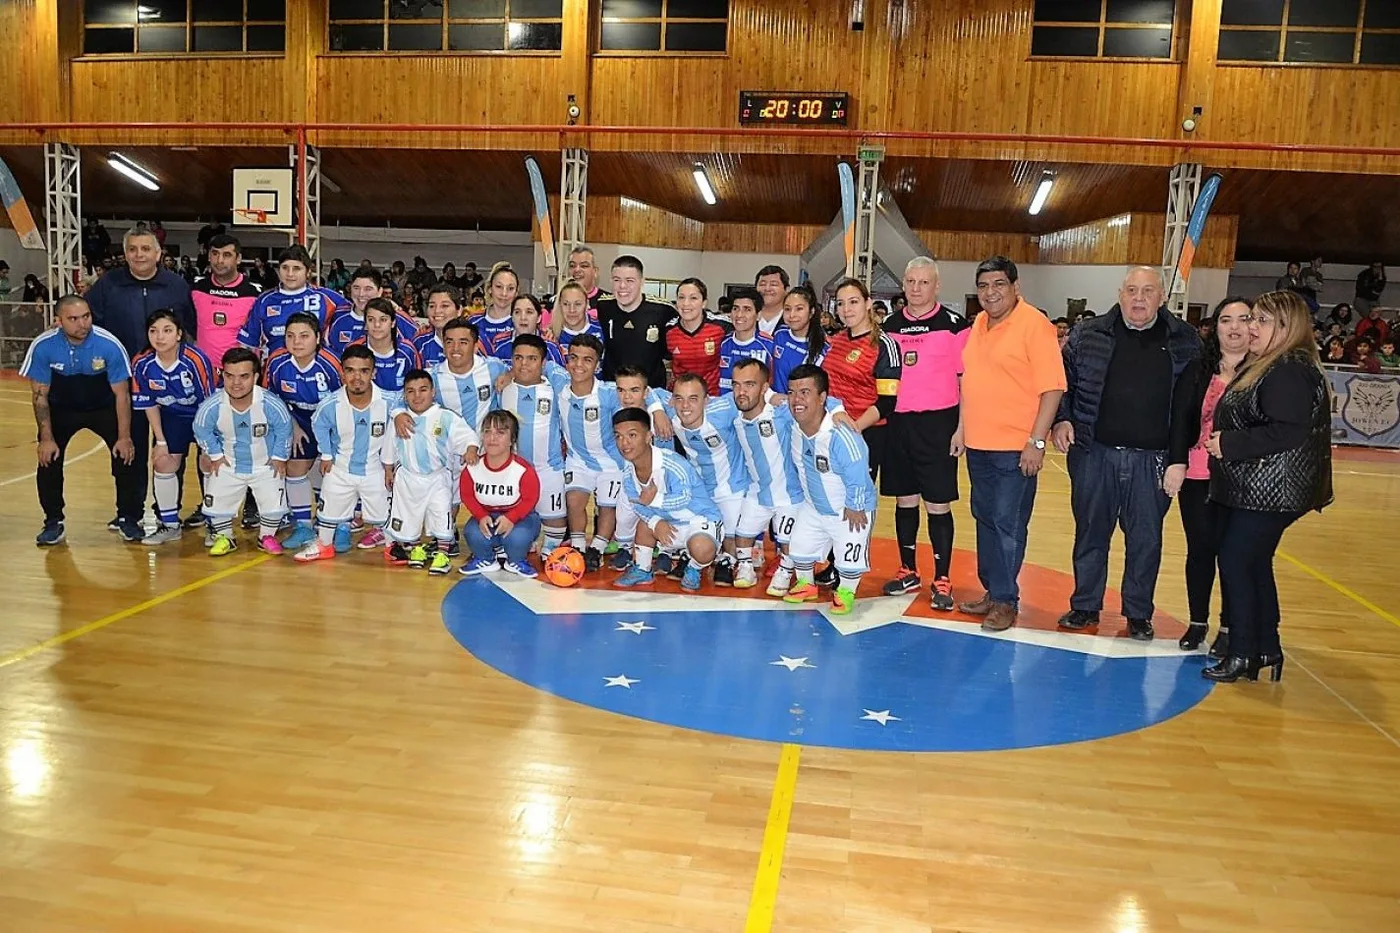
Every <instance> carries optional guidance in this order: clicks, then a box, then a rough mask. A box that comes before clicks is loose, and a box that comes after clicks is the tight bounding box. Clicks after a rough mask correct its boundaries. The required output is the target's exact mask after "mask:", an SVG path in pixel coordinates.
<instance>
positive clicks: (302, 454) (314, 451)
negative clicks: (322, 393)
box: [291, 411, 321, 460]
mask: <svg viewBox="0 0 1400 933" xmlns="http://www.w3.org/2000/svg"><path fill="white" fill-rule="evenodd" d="M292 420H294V421H295V422H296V423H297V426H298V427H300V428H301V430H302V431H303V432H304V433H305V434H306V443H305V444H302V445H301V450H297V445H296V434H295V433H293V434H292V457H291V458H292V459H293V460H316V459H319V458H320V456H321V448H319V447H317V446H316V432H315V431H313V430H311V416H310V415H305V416H303V415H302V413H301V412H299V411H293V412H292Z"/></svg>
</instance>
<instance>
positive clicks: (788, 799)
mask: <svg viewBox="0 0 1400 933" xmlns="http://www.w3.org/2000/svg"><path fill="white" fill-rule="evenodd" d="M801 758H802V749H801V747H800V746H797V745H784V746H783V753H782V756H781V757H780V758H779V759H778V776H777V778H775V779H774V781H773V800H772V802H771V803H770V804H769V805H768V824H767V826H765V827H764V829H763V848H762V849H761V850H759V853H758V871H757V872H755V873H754V879H753V896H752V897H750V898H749V915H748V919H747V920H746V921H745V922H744V933H768V931H769V930H771V929H773V909H774V907H776V906H777V903H778V879H779V877H780V876H781V874H782V871H783V850H784V849H785V848H786V847H787V834H788V820H789V819H791V817H792V800H793V796H794V795H795V794H796V792H797V765H798V762H799V760H800V759H801Z"/></svg>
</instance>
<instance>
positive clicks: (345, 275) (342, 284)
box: [321, 259, 350, 295]
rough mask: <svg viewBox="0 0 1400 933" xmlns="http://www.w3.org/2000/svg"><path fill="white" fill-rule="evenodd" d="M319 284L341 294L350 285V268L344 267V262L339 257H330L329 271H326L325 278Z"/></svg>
mask: <svg viewBox="0 0 1400 933" xmlns="http://www.w3.org/2000/svg"><path fill="white" fill-rule="evenodd" d="M321 284H323V285H325V286H326V288H329V289H331V290H332V291H337V292H340V293H341V294H342V295H343V294H345V289H347V288H349V287H350V270H349V269H347V268H345V263H343V262H341V261H340V260H339V259H332V260H331V268H330V271H329V272H327V273H326V280H325V282H323V283H321Z"/></svg>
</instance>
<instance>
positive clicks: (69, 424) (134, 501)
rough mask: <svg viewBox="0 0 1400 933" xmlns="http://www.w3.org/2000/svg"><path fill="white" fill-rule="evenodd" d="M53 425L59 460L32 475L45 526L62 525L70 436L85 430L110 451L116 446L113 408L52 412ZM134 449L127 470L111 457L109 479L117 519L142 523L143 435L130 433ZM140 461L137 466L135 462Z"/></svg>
mask: <svg viewBox="0 0 1400 933" xmlns="http://www.w3.org/2000/svg"><path fill="white" fill-rule="evenodd" d="M50 420H51V422H52V425H53V439H54V442H55V443H57V444H58V457H57V458H55V460H54V462H53V463H50V464H48V465H47V466H41V467H39V469H38V472H36V473H35V480H36V483H37V485H38V487H39V505H40V507H42V508H43V510H44V521H45V522H61V521H63V457H64V454H65V453H66V452H67V450H68V442H69V441H71V440H72V439H73V435H75V434H77V433H78V432H79V431H81V430H83V429H84V428H86V429H87V430H89V431H91V432H92V433H94V434H96V435H97V436H98V437H100V438H102V441H103V443H105V444H106V445H107V449H108V450H109V451H110V450H111V448H112V445H113V444H115V443H116V442H117V410H116V408H115V407H109V408H99V409H97V410H96V411H63V410H60V409H55V410H53V411H52V413H51V414H50ZM133 433H134V434H135V435H136V437H135V438H133V440H134V442H135V445H136V454H137V456H136V461H133V462H132V464H131V465H130V466H128V465H127V464H125V463H123V462H122V461H121V459H120V458H118V457H115V456H114V457H112V479H114V480H116V484H117V517H118V518H125V519H130V520H131V521H133V522H139V521H141V510H142V508H143V507H144V504H145V496H146V462H147V460H148V457H147V456H146V455H143V453H142V448H144V447H145V446H146V445H145V443H144V439H145V432H143V431H140V432H133ZM137 461H139V462H137Z"/></svg>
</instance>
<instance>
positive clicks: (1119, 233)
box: [1039, 214, 1162, 266]
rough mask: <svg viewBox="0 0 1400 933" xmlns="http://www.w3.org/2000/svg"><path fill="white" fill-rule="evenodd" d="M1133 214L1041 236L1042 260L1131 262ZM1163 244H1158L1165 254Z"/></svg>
mask: <svg viewBox="0 0 1400 933" xmlns="http://www.w3.org/2000/svg"><path fill="white" fill-rule="evenodd" d="M1131 226H1132V215H1130V214H1119V215H1118V216H1116V217H1105V218H1103V219H1101V220H1094V221H1090V222H1089V223H1087V224H1080V225H1079V226H1077V227H1070V228H1069V229H1067V230H1057V231H1055V232H1054V233H1047V234H1043V235H1042V236H1041V237H1040V242H1039V251H1040V262H1041V263H1043V264H1045V265H1076V266H1078V265H1104V266H1122V265H1127V263H1128V231H1129V228H1130V227H1131ZM1161 249H1162V248H1161V245H1160V241H1159V245H1158V247H1157V251H1158V257H1157V258H1158V259H1160V258H1161Z"/></svg>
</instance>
